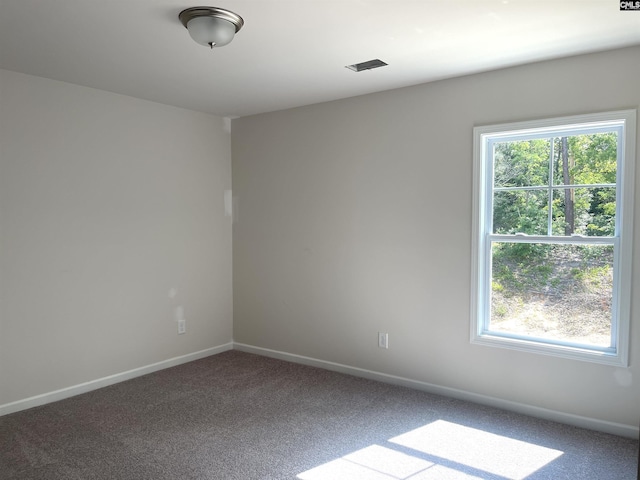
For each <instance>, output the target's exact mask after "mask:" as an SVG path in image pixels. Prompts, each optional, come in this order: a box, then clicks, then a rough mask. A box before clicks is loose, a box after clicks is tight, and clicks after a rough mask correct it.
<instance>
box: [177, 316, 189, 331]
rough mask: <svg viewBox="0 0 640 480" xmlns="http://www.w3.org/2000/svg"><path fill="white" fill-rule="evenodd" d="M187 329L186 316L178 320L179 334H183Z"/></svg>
mask: <svg viewBox="0 0 640 480" xmlns="http://www.w3.org/2000/svg"><path fill="white" fill-rule="evenodd" d="M186 331H187V321H186V320H185V319H184V318H181V319H180V320H178V335H182V334H183V333H186Z"/></svg>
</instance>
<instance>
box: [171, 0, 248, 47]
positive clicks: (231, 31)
mask: <svg viewBox="0 0 640 480" xmlns="http://www.w3.org/2000/svg"><path fill="white" fill-rule="evenodd" d="M178 18H179V19H180V22H182V25H184V26H185V28H186V29H187V30H188V31H189V35H191V38H193V39H194V40H195V42H196V43H199V44H200V45H204V46H205V47H211V48H213V47H222V46H224V45H226V44H227V43H229V42H231V40H233V36H234V35H235V34H236V33H237V32H239V31H240V29H241V28H242V26H243V25H244V20H243V19H242V17H241V16H240V15H238V14H236V13H233V12H230V11H229V10H224V9H222V8H216V7H193V8H187V9H186V10H183V11H181V12H180V15H178Z"/></svg>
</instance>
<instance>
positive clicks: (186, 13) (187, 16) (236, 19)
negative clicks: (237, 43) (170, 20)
mask: <svg viewBox="0 0 640 480" xmlns="http://www.w3.org/2000/svg"><path fill="white" fill-rule="evenodd" d="M198 17H214V18H219V19H221V20H226V21H227V22H230V23H232V24H233V26H234V27H235V28H236V33H238V32H239V31H240V29H241V28H242V26H243V25H244V20H243V19H242V17H241V16H240V15H238V14H237V13H233V12H232V11H230V10H225V9H224V8H217V7H191V8H187V9H185V10H183V11H181V12H180V14H179V15H178V18H179V19H180V22H181V23H182V25H184V28H187V24H188V23H189V21H190V20H193V19H194V18H198ZM187 29H188V28H187Z"/></svg>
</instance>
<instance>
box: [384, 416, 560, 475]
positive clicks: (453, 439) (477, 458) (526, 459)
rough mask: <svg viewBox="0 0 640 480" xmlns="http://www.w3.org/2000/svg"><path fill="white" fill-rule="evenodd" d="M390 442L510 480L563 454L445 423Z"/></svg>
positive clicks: (419, 429)
mask: <svg viewBox="0 0 640 480" xmlns="http://www.w3.org/2000/svg"><path fill="white" fill-rule="evenodd" d="M389 441H390V442H393V443H396V444H398V445H402V446H404V447H408V448H411V449H413V450H416V451H418V452H423V453H425V454H427V455H429V456H435V457H439V458H442V459H445V460H449V461H451V462H455V463H457V464H460V465H464V466H468V467H471V468H473V469H476V470H481V471H484V472H488V473H492V474H494V475H500V476H502V477H505V478H508V479H510V480H522V479H524V478H526V477H528V476H529V475H531V474H532V473H534V472H535V471H537V470H539V469H540V468H542V467H544V466H545V465H547V464H548V463H550V462H552V461H553V460H555V459H556V458H558V457H560V456H561V455H562V453H563V452H561V451H559V450H554V449H551V448H546V447H542V446H539V445H534V444H531V443H528V442H524V441H521V440H515V439H513V438H509V437H505V436H502V435H496V434H494V433H489V432H485V431H482V430H478V429H475V428H470V427H466V426H464V425H458V424H455V423H451V422H446V421H444V420H437V421H435V422H433V423H430V424H429V425H425V426H424V427H420V428H417V429H415V430H412V431H411V432H408V433H405V434H402V435H399V436H397V437H394V438H392V439H390V440H389Z"/></svg>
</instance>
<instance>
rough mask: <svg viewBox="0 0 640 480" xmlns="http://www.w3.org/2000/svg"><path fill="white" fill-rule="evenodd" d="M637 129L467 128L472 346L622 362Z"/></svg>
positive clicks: (630, 117) (624, 124) (593, 121)
mask: <svg viewBox="0 0 640 480" xmlns="http://www.w3.org/2000/svg"><path fill="white" fill-rule="evenodd" d="M634 125H635V111H624V112H610V113H606V114H598V115H586V116H580V117H568V118H562V119H551V120H543V121H538V122H526V123H519V124H511V125H498V126H493V127H477V128H476V129H474V137H475V138H474V142H475V143H474V156H475V159H474V162H475V166H474V168H475V172H474V176H475V182H476V183H475V196H474V202H475V205H474V223H475V225H474V235H475V237H474V252H473V254H474V276H473V281H474V286H473V297H472V308H473V313H472V342H474V343H481V344H492V345H499V346H506V347H509V348H518V349H524V350H530V351H538V352H542V353H551V354H555V355H561V356H568V357H572V358H575V357H577V358H584V359H587V360H594V361H600V362H603V363H610V364H616V365H623V364H626V363H627V350H628V324H629V319H628V317H629V303H630V298H629V297H630V285H629V284H630V278H631V270H630V260H629V258H630V254H631V238H630V235H631V227H632V224H631V221H632V219H631V217H630V216H631V215H632V213H631V209H632V206H633V205H632V199H633V196H632V193H633V192H632V188H633V178H634V177H633V158H634V151H633V148H634V142H635V139H634V133H635V127H634ZM625 158H630V161H628V162H625V161H624V159H625ZM623 206H624V207H625V208H624V209H623V208H622V207H623ZM623 215H624V218H623ZM621 258H622V259H624V261H621Z"/></svg>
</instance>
